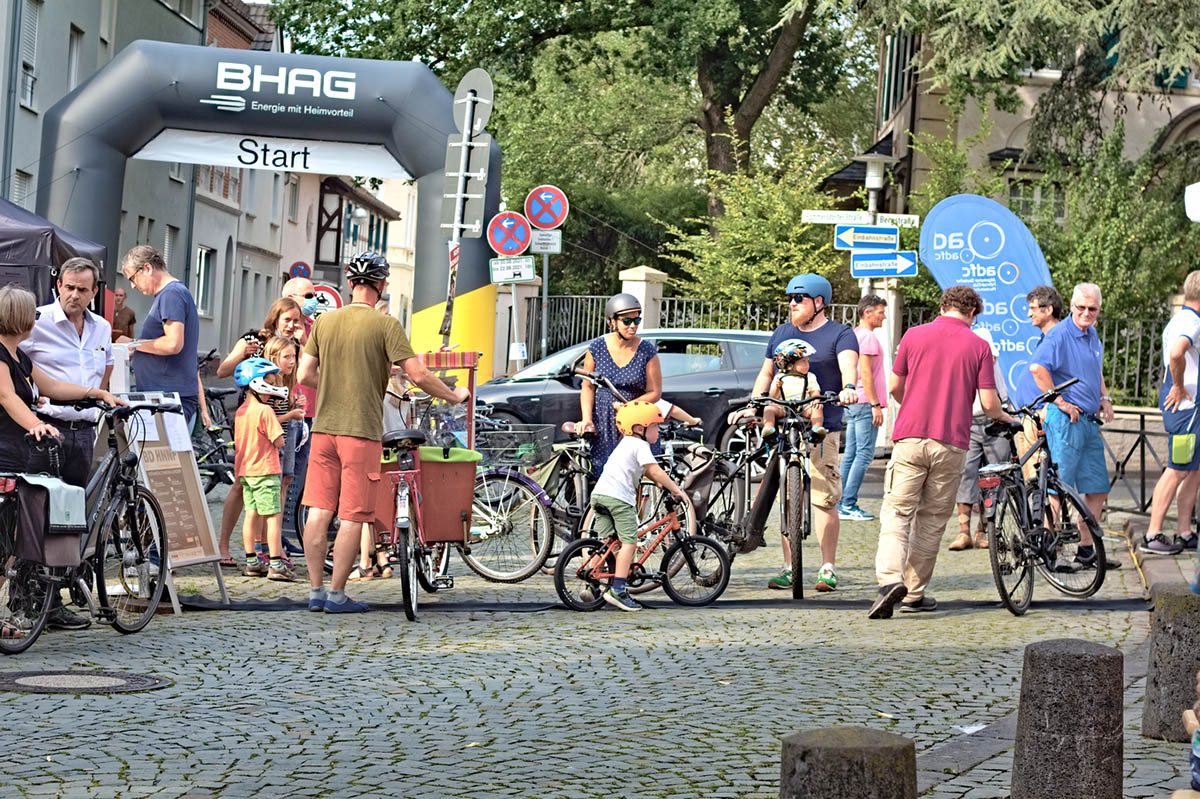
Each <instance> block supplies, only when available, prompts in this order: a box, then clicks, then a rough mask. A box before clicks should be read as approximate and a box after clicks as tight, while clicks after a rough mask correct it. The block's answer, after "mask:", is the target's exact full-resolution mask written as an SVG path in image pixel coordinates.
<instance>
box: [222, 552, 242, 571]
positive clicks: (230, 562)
mask: <svg viewBox="0 0 1200 799" xmlns="http://www.w3.org/2000/svg"><path fill="white" fill-rule="evenodd" d="M217 565H218V566H220V567H221V568H223V569H236V568H237V567H238V565H239V564H238V562H237V561H236V560H234V559H233V556H232V555H230V556H229V557H227V558H221V560H220V561H218V563H217Z"/></svg>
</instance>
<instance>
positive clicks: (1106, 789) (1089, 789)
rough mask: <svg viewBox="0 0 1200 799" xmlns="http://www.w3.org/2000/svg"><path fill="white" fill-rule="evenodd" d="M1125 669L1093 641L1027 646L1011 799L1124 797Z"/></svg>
mask: <svg viewBox="0 0 1200 799" xmlns="http://www.w3.org/2000/svg"><path fill="white" fill-rule="evenodd" d="M1124 666H1125V661H1124V657H1123V656H1122V655H1121V651H1120V650H1118V649H1113V648H1112V647H1108V646H1101V645H1100V644H1093V643H1090V642H1088V641H1078V640H1075V639H1072V638H1061V639H1057V640H1053V641H1038V642H1037V643H1035V644H1030V645H1029V646H1027V647H1025V665H1024V669H1023V670H1022V672H1021V704H1020V707H1019V708H1018V709H1017V741H1016V750H1015V751H1014V753H1013V771H1012V799H1062V798H1063V797H1075V796H1079V797H1084V796H1086V797H1088V799H1121V789H1122V785H1123V780H1122V758H1123V757H1124V738H1123V720H1124V719H1123V717H1124V712H1123V706H1124V680H1123V676H1124Z"/></svg>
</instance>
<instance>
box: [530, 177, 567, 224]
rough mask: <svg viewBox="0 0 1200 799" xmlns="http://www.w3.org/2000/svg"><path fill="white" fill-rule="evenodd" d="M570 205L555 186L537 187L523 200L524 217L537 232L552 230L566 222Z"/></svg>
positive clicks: (565, 196)
mask: <svg viewBox="0 0 1200 799" xmlns="http://www.w3.org/2000/svg"><path fill="white" fill-rule="evenodd" d="M570 210H571V204H570V203H569V202H567V195H566V194H564V193H563V190H562V189H560V188H558V187H557V186H551V185H549V184H546V185H543V186H538V187H537V188H536V189H534V190H533V191H531V192H529V195H528V196H527V197H526V198H525V216H526V217H527V218H528V219H529V223H530V224H531V225H533V226H534V227H535V228H537V229H538V230H553V229H554V228H556V227H560V226H561V225H562V223H563V222H566V221H567V212H568V211H570Z"/></svg>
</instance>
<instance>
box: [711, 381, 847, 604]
mask: <svg viewBox="0 0 1200 799" xmlns="http://www.w3.org/2000/svg"><path fill="white" fill-rule="evenodd" d="M832 402H837V394H834V393H832V392H826V393H824V394H821V395H819V396H816V397H807V398H805V399H802V400H783V399H776V398H774V397H752V398H749V399H740V400H732V401H730V406H731V407H740V406H743V405H746V404H748V405H750V406H751V407H756V408H762V407H765V406H766V405H768V404H775V405H778V406H780V407H782V408H784V409H785V410H786V411H787V415H786V416H784V417H783V418H781V419H780V420H779V423H778V425H777V426H776V438H775V443H774V445H772V444H771V442H763V443H762V444H760V445H759V446H758V449H755V450H742V451H741V452H740V454H738V455H736V456H735V457H730V456H729V455H727V454H724V453H722V454H721V455H720V456H719V458H720V463H719V465H720V466H721V468H719V469H718V473H717V475H716V476H715V477H714V481H713V486H714V490H713V493H712V494H711V496H710V497H709V498H707V503H706V504H707V507H706V508H703V511H704V512H703V515H702V517H701V520H700V530H699V531H700V534H701V535H708V536H711V537H713V538H715V539H716V540H718V541H720V542H722V544H723V545H724V546H725V547H726V552H727V554H728V555H729V556H730V558H731V559H732V558H733V556H734V555H736V554H745V553H748V552H753V551H754V550H755V549H757V548H758V547H760V546H762V545H763V543H764V542H763V532H764V529H765V527H766V522H767V518H768V516H769V514H770V512H771V507H772V505H773V504H774V502H775V496H776V494H779V495H780V496H781V498H782V502H781V503H780V515H781V524H780V529H781V532H782V533H783V536H784V537H785V538H787V540H788V543H789V547H790V549H791V556H792V574H793V575H794V577H793V579H792V598H793V599H803V598H804V581H803V580H802V579H800V575H801V571H802V568H803V548H802V546H801V545H802V543H803V541H804V539H806V538H808V537H809V536H810V535H811V534H812V490H811V486H812V479H811V477H810V468H811V466H810V460H809V454H808V453H809V449H808V448H809V446H813V445H817V444H819V443H820V442H819V441H814V440H813V439H812V423H811V422H810V421H809V420H808V419H806V418H805V417H804V416H802V415H801V411H802V410H803V409H804V408H805V406H807V405H810V404H812V403H822V404H828V403H832ZM757 462H762V463H765V467H764V468H763V471H762V474H761V480H759V483H758V492H757V494H755V495H754V499H753V500H752V501H749V502H748V497H749V496H750V487H751V482H752V481H754V480H755V471H756V470H755V467H754V464H755V463H757ZM781 487H782V491H781V490H780V488H781Z"/></svg>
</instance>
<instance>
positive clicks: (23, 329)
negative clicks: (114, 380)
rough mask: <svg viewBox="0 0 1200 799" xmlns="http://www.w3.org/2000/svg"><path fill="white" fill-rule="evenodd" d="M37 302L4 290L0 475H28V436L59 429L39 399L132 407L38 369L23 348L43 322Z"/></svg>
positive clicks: (0, 308)
mask: <svg viewBox="0 0 1200 799" xmlns="http://www.w3.org/2000/svg"><path fill="white" fill-rule="evenodd" d="M37 316H38V310H37V300H36V299H35V298H34V296H33V294H32V293H31V292H29V291H26V290H25V289H22V288H17V287H16V286H5V287H4V288H2V289H0V344H3V346H2V347H0V471H2V472H23V471H25V470H26V469H27V468H28V464H29V445H28V444H27V443H26V441H25V436H26V434H28V435H31V436H33V437H34V438H36V439H37V440H39V441H40V440H41V439H42V437H43V436H47V435H50V436H54V437H56V438H57V437H58V435H59V434H58V430H57V429H56V428H55V427H53V426H52V425H49V424H46V423H45V422H43V421H42V420H41V419H39V418H38V417H37V414H35V413H34V411H33V409H34V407H36V405H37V403H38V398H39V396H44V397H48V398H50V399H53V400H58V401H60V402H71V401H74V400H80V399H86V398H89V397H91V398H95V399H98V400H101V401H103V402H105V403H107V404H109V405H126V404H127V403H126V402H125V401H124V400H122V399H118V398H117V397H115V396H113V395H112V394H110V393H108V392H107V391H101V390H100V389H98V388H85V387H84V386H77V385H75V384H73V383H67V382H64V381H62V380H55V379H54V378H52V377H50V376H49V375H47V374H46V373H45V372H43V371H42V370H41V369H39V368H38V367H36V366H34V365H33V362H32V361H31V360H29V356H28V355H26V354H25V353H23V352H21V351H20V350H19V349H18V345H19V344H20V343H21V342H22V341H24V340H25V339H27V338H29V334H30V333H32V332H33V323H34V322H35V321H36V320H37Z"/></svg>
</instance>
